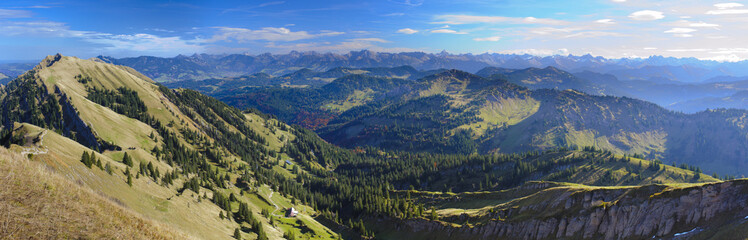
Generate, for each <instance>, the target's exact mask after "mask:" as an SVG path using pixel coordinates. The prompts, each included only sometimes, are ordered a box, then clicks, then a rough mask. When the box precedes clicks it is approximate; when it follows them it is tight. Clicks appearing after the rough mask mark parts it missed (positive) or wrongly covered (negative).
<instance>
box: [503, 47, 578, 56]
mask: <svg viewBox="0 0 748 240" xmlns="http://www.w3.org/2000/svg"><path fill="white" fill-rule="evenodd" d="M495 53H501V54H519V55H523V54H528V55H535V56H552V55H569V50H568V49H566V48H561V49H557V50H551V49H535V48H528V49H512V50H502V51H498V52H495Z"/></svg>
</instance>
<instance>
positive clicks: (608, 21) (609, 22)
mask: <svg viewBox="0 0 748 240" xmlns="http://www.w3.org/2000/svg"><path fill="white" fill-rule="evenodd" d="M595 22H596V23H602V24H615V23H616V22H615V21H613V19H610V18H606V19H600V20H597V21H595Z"/></svg>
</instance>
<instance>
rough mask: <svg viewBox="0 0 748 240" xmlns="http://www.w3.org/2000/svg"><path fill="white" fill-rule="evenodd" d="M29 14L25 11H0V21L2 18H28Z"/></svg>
mask: <svg viewBox="0 0 748 240" xmlns="http://www.w3.org/2000/svg"><path fill="white" fill-rule="evenodd" d="M29 17H31V12H29V11H26V10H11V9H0V19H3V18H29Z"/></svg>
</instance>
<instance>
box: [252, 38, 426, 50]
mask: <svg viewBox="0 0 748 240" xmlns="http://www.w3.org/2000/svg"><path fill="white" fill-rule="evenodd" d="M371 40H373V41H371ZM375 42H381V41H379V40H375V39H367V38H358V39H348V40H346V41H343V42H339V43H331V42H312V43H297V44H284V45H277V44H275V43H274V42H270V43H268V44H267V45H266V46H265V47H268V48H274V49H285V50H295V51H316V52H337V53H345V52H349V51H357V50H363V49H367V50H371V51H375V52H414V51H419V50H416V49H412V48H385V47H380V46H377V45H374V43H375ZM420 51H422V50H420Z"/></svg>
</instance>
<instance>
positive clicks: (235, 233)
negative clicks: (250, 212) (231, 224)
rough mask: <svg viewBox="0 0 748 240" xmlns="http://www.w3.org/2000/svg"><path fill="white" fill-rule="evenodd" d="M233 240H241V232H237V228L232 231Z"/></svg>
mask: <svg viewBox="0 0 748 240" xmlns="http://www.w3.org/2000/svg"><path fill="white" fill-rule="evenodd" d="M234 238H236V239H239V240H241V239H242V232H241V231H239V228H235V229H234Z"/></svg>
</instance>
